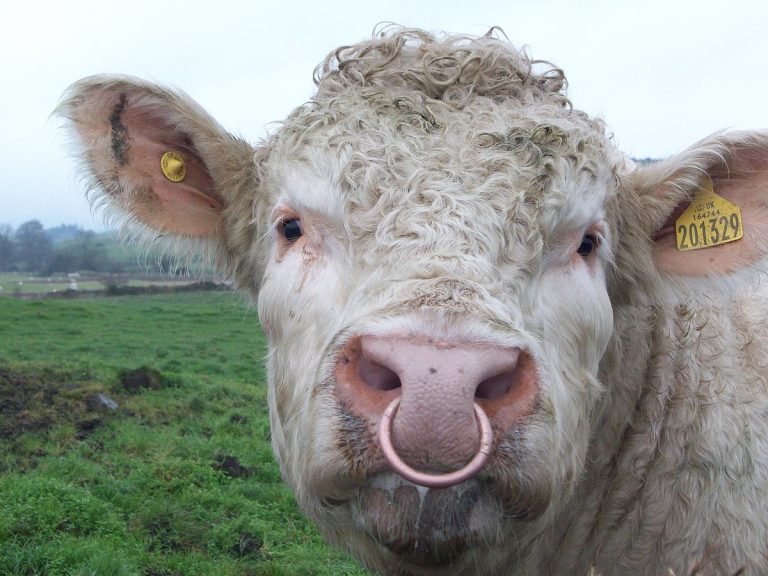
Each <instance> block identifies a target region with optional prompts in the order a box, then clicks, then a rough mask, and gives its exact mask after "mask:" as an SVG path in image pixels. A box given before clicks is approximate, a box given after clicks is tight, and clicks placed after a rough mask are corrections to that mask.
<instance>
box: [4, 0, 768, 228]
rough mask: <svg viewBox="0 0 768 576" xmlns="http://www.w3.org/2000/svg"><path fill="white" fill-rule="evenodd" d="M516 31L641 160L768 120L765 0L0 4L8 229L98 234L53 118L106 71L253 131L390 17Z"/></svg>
mask: <svg viewBox="0 0 768 576" xmlns="http://www.w3.org/2000/svg"><path fill="white" fill-rule="evenodd" d="M383 21H390V22H396V23H398V24H403V25H406V26H414V27H421V28H426V29H428V30H432V31H440V30H443V31H448V32H454V33H459V32H462V33H472V34H482V33H484V32H485V31H486V30H487V29H488V28H489V27H491V26H494V25H496V26H500V27H502V28H503V29H504V31H505V32H506V34H507V36H508V37H509V38H510V39H511V41H512V42H513V43H514V44H516V45H518V46H521V45H526V46H528V49H529V52H530V54H531V55H532V56H533V57H534V58H539V59H546V60H550V61H552V62H554V63H555V64H557V65H558V66H560V67H561V68H563V69H564V70H565V73H566V75H567V77H568V80H569V83H570V90H569V95H570V97H571V100H572V101H573V103H574V105H575V107H577V108H581V109H583V110H586V111H587V112H589V113H590V114H593V115H600V116H602V117H603V118H604V119H605V120H606V121H607V123H608V125H609V127H610V128H611V130H612V131H613V132H614V134H615V139H616V141H617V143H618V144H619V146H620V147H621V148H622V149H624V150H625V151H626V152H627V153H628V154H631V155H632V156H635V157H647V156H651V157H661V156H665V155H669V154H672V153H674V152H676V151H679V150H681V149H683V148H685V147H686V146H688V145H689V144H692V143H693V142H694V141H696V140H698V139H699V138H702V137H704V136H706V135H707V134H709V133H711V132H714V131H716V130H719V129H723V128H729V127H737V128H768V102H767V100H768V74H766V68H767V67H768V65H767V64H766V57H767V56H768V2H766V1H765V0H730V1H727V2H725V1H724V2H714V1H710V0H698V1H697V0H691V1H688V0H685V1H679V2H678V1H676V0H635V1H632V2H623V1H617V0H614V1H612V2H611V1H597V0H593V1H577V0H570V1H565V0H562V1H561V0H532V1H529V0H526V1H516V0H498V1H493V0H488V1H485V0H469V1H468V0H461V1H452V0H397V1H388V0H378V2H366V1H365V0H351V1H341V2H336V1H333V0H326V1H321V0H310V1H293V0H282V1H274V2H272V1H263V2H260V1H257V0H251V1H247V0H246V1H242V2H237V1H229V0H207V1H205V2H194V1H192V0H186V1H174V0H162V1H160V2H159V1H157V0H149V1H144V0H131V1H130V2H120V3H118V2H109V1H107V0H98V1H93V2H91V1H79V0H67V1H56V2H34V1H31V0H30V1H27V0H0V74H2V85H3V86H4V87H5V88H4V89H3V91H2V97H1V98H2V99H1V100H0V102H1V103H2V106H0V224H3V223H5V224H10V225H12V226H14V227H16V226H18V225H19V224H21V223H22V222H25V221H27V220H31V219H33V218H37V219H39V220H40V221H41V222H43V224H44V225H45V226H46V227H51V226H56V225H58V224H61V223H68V224H77V225H80V226H82V227H85V228H90V229H101V223H100V222H101V220H100V217H99V215H96V216H95V217H94V216H92V214H91V211H90V208H89V206H88V204H87V202H86V201H85V200H84V199H83V198H82V193H81V190H79V189H78V187H77V185H76V181H75V176H74V169H73V164H72V162H71V161H69V160H68V159H67V156H66V154H65V152H64V138H63V137H62V134H61V133H60V132H59V131H58V129H57V122H56V121H55V120H54V119H50V118H49V115H50V112H51V111H52V110H53V108H54V107H55V105H56V103H57V101H58V99H59V97H60V95H61V93H62V92H63V91H64V89H65V88H66V87H67V86H68V85H69V84H70V83H72V82H73V81H75V80H77V79H78V78H81V77H83V76H87V75H90V74H95V73H102V72H113V73H127V74H133V75H137V76H141V77H144V78H148V79H151V80H155V81H158V82H162V83H164V84H168V85H170V86H174V87H178V88H182V89H183V90H185V91H186V92H187V93H188V94H190V95H191V96H192V97H194V98H195V99H196V100H198V102H200V103H201V104H202V105H203V106H204V107H205V108H207V109H208V111H209V112H211V113H212V115H213V116H214V117H216V118H217V119H218V120H219V121H220V122H221V123H222V124H223V125H224V126H225V127H226V128H227V129H229V130H230V131H231V132H234V133H236V134H238V135H240V136H244V137H246V138H248V139H250V140H252V141H256V140H258V139H259V138H261V137H263V136H264V135H265V134H266V132H267V130H269V123H270V122H272V121H276V120H281V119H282V118H284V117H285V116H286V115H287V114H288V113H289V112H290V110H291V109H292V108H293V107H295V106H297V105H299V104H301V103H302V102H304V101H306V100H307V99H308V98H309V97H310V96H311V94H312V89H313V84H312V71H313V69H314V67H315V65H316V64H317V63H318V62H319V61H320V60H321V59H322V58H323V57H324V56H325V55H326V54H327V53H328V52H330V51H331V50H333V49H334V48H336V47H338V46H341V45H344V44H349V43H352V42H356V41H359V40H362V39H365V38H368V37H370V34H371V31H372V30H373V27H374V26H375V25H376V24H377V23H378V22H383Z"/></svg>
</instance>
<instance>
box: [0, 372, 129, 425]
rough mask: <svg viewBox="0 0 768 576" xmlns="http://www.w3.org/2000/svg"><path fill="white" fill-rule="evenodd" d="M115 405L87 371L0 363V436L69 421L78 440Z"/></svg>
mask: <svg viewBox="0 0 768 576" xmlns="http://www.w3.org/2000/svg"><path fill="white" fill-rule="evenodd" d="M118 409H119V405H118V403H117V402H116V401H115V400H113V399H112V398H111V397H110V396H109V394H108V392H107V390H106V388H105V386H104V385H103V384H100V383H97V382H93V381H92V380H90V379H89V377H88V375H87V374H79V375H78V374H71V373H63V372H57V371H55V370H52V369H50V370H49V369H45V368H42V369H35V370H17V369H11V368H7V367H4V366H0V440H3V439H11V440H12V439H15V438H17V437H18V436H20V435H22V434H25V433H27V432H40V431H46V430H49V429H51V428H53V427H54V426H58V425H61V424H72V425H73V426H74V427H75V430H76V437H77V438H78V439H80V440H82V439H84V438H86V437H87V436H89V435H90V434H92V433H93V432H94V431H95V430H97V429H98V428H100V427H101V426H102V425H103V424H104V423H105V422H106V421H107V420H108V419H109V416H110V415H111V414H113V413H116V412H117V411H118Z"/></svg>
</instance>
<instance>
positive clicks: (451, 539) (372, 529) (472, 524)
mask: <svg viewBox="0 0 768 576" xmlns="http://www.w3.org/2000/svg"><path fill="white" fill-rule="evenodd" d="M353 507H354V512H353V513H354V515H355V523H356V524H357V526H358V528H359V529H361V530H362V531H364V533H365V534H366V536H367V537H368V538H370V539H371V540H373V541H374V542H375V543H376V544H377V546H378V547H379V549H380V552H382V553H383V555H384V556H385V557H387V558H388V560H389V561H388V562H387V563H395V564H399V565H400V566H401V567H405V566H412V567H417V568H422V569H427V570H428V569H430V568H445V567H447V566H456V565H459V564H461V563H462V557H464V556H465V555H466V554H467V552H468V551H470V550H475V551H477V548H478V547H483V546H488V545H491V546H493V544H494V543H495V542H496V540H497V539H498V538H499V537H500V535H501V530H500V527H501V522H502V517H503V513H504V507H503V505H502V503H501V501H500V500H499V499H498V498H496V497H495V496H494V495H493V493H492V491H491V490H489V489H488V486H487V485H486V483H485V482H484V481H482V480H470V481H468V482H464V483H462V484H460V485H458V486H453V487H451V488H445V489H434V488H423V487H421V486H416V485H414V484H411V483H410V482H408V481H407V480H403V479H402V478H400V477H399V476H397V475H395V474H392V473H382V474H378V475H377V476H376V477H374V478H373V479H372V480H371V482H370V483H369V484H368V485H367V486H366V487H364V488H359V489H358V492H357V498H356V499H355V501H354V504H353Z"/></svg>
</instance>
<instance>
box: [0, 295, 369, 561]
mask: <svg viewBox="0 0 768 576" xmlns="http://www.w3.org/2000/svg"><path fill="white" fill-rule="evenodd" d="M263 354H264V342H263V337H262V335H261V332H260V330H259V328H258V323H257V320H256V318H255V315H254V314H253V313H252V312H249V311H247V309H246V308H245V307H244V306H243V305H241V304H240V303H239V301H238V300H237V297H236V296H233V295H232V294H230V293H219V292H217V293H201V292H198V293H192V294H179V295H156V296H136V297H115V298H92V299H77V300H36V301H23V300H17V299H14V298H0V575H2V576H6V575H29V576H33V575H52V576H58V575H73V576H74V575H76V576H91V575H96V576H102V575H104V576H129V575H131V576H133V575H136V576H193V575H212V576H213V575H215V576H226V575H262V574H263V575H278V574H279V575H282V574H285V575H300V574H301V575H331V574H333V575H363V574H366V573H365V572H364V571H363V570H362V569H360V568H358V567H356V565H355V564H354V562H353V561H352V560H350V559H348V558H347V557H346V556H344V555H343V554H341V553H339V552H336V551H334V550H331V549H329V548H327V547H326V546H325V545H324V544H323V543H322V541H321V539H320V537H319V536H318V535H317V533H316V531H315V530H314V528H313V527H311V526H310V525H309V524H308V523H307V522H306V520H304V518H303V517H302V516H301V514H300V513H299V511H298V509H297V507H296V505H295V503H294V501H293V498H292V496H291V495H290V493H289V491H288V490H287V488H285V487H284V486H283V484H282V483H281V481H280V475H279V471H278V468H277V465H276V464H275V462H274V461H273V457H272V453H271V449H270V445H269V426H268V420H267V407H266V389H265V384H264V375H263V372H262V370H261V367H260V366H261V357H262V356H263ZM110 401H113V402H115V403H116V404H117V408H115V409H113V408H114V406H111V405H110V404H109V402H110Z"/></svg>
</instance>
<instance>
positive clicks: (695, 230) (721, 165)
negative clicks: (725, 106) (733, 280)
mask: <svg viewBox="0 0 768 576" xmlns="http://www.w3.org/2000/svg"><path fill="white" fill-rule="evenodd" d="M631 178H632V180H633V182H634V189H635V190H636V191H637V193H638V194H639V196H638V198H639V202H640V203H639V204H638V205H637V206H636V207H634V208H635V209H633V210H626V212H627V213H628V214H629V213H631V214H629V217H625V221H629V220H630V219H632V218H631V217H632V216H634V220H635V221H636V222H637V224H636V226H641V227H642V228H643V230H642V234H643V235H645V236H646V237H651V238H653V254H652V257H653V262H654V265H655V267H656V268H657V269H658V270H659V271H660V272H662V273H663V274H665V275H666V276H668V277H675V278H681V279H684V278H723V277H727V276H732V275H733V274H735V273H736V272H739V271H742V270H747V269H752V270H756V271H764V270H765V269H766V268H768V132H766V131H751V132H728V133H725V134H717V135H714V136H711V137H709V138H707V139H705V140H702V141H700V142H698V143H697V144H695V145H694V146H692V147H690V148H689V149H687V150H685V151H684V152H681V153H680V154H678V155H676V156H673V157H671V158H667V159H666V160H663V161H661V162H657V163H654V164H651V165H649V166H645V167H642V168H639V169H638V170H636V171H635V172H634V173H633V174H632V175H631ZM687 214H691V216H689V217H688V219H686V217H683V218H681V216H684V215H687ZM683 223H687V224H688V225H684V224H683ZM692 248H696V249H692Z"/></svg>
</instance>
